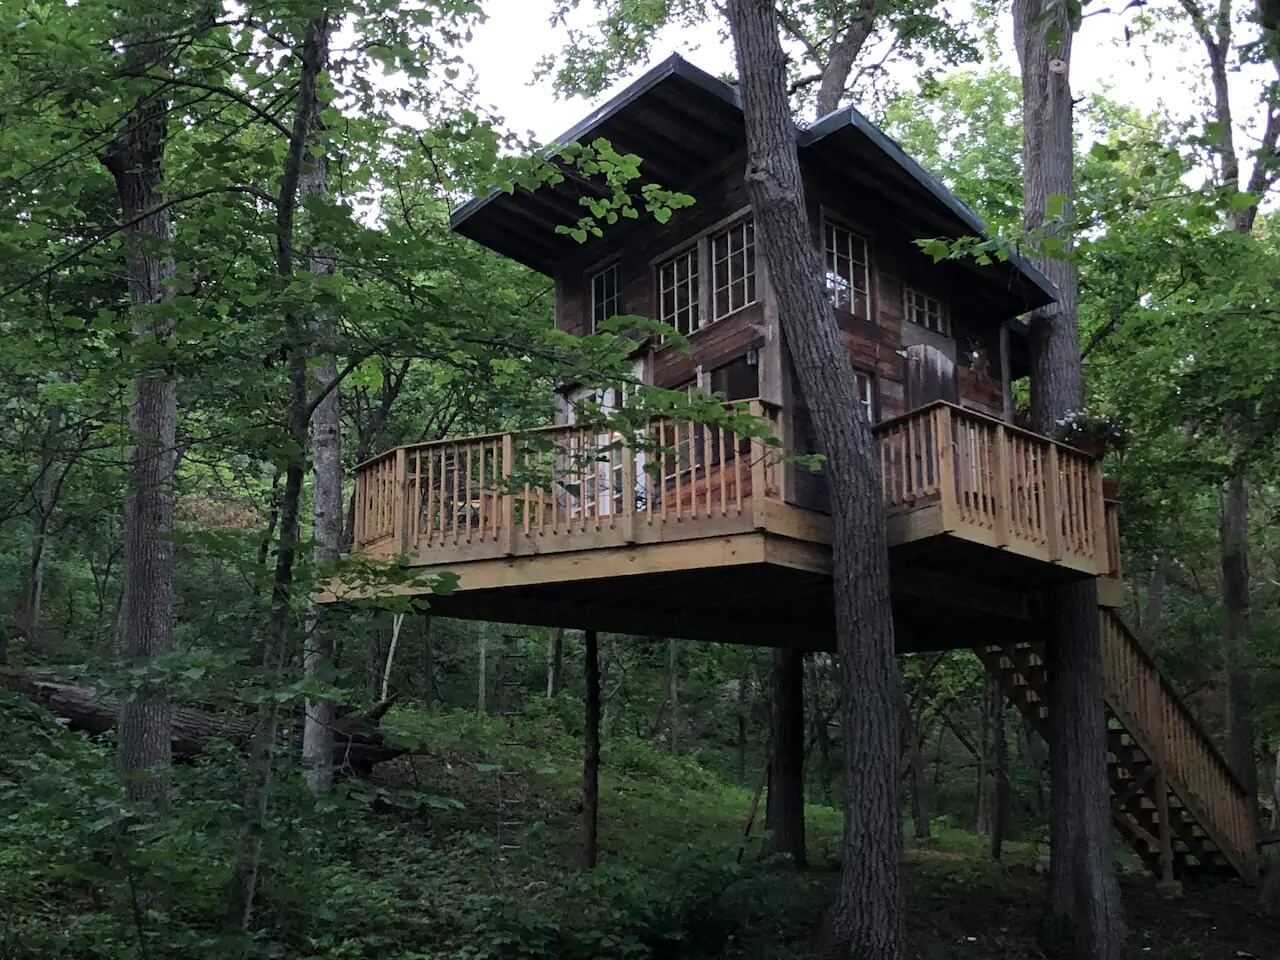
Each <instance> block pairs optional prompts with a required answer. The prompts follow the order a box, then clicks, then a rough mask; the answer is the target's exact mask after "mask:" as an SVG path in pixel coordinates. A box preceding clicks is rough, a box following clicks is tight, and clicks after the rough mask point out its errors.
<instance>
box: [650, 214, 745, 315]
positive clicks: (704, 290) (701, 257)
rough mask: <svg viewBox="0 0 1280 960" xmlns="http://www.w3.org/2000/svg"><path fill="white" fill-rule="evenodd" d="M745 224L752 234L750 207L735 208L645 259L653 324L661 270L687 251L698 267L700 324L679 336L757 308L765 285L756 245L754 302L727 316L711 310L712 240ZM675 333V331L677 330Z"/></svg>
mask: <svg viewBox="0 0 1280 960" xmlns="http://www.w3.org/2000/svg"><path fill="white" fill-rule="evenodd" d="M745 220H752V221H753V233H754V216H753V214H752V211H751V206H750V205H749V204H748V205H746V206H742V207H738V208H737V209H735V210H734V211H733V212H732V213H729V214H728V215H726V216H724V217H721V218H720V219H719V220H717V221H716V222H715V223H712V224H710V225H708V226H707V227H705V228H703V229H702V230H699V231H697V232H696V233H694V234H692V235H691V236H688V237H685V238H684V239H682V240H681V241H680V242H679V243H676V244H673V245H672V246H669V247H667V248H666V249H665V250H663V251H661V252H660V253H658V254H657V255H656V256H654V257H651V258H650V259H649V274H650V285H651V289H652V296H653V301H652V302H653V315H654V318H655V319H657V320H662V274H661V271H662V268H663V267H664V266H666V265H667V264H668V263H670V262H671V261H672V260H674V259H675V258H676V257H678V256H680V255H681V254H685V253H688V252H689V251H696V253H697V257H696V263H697V265H698V314H699V319H700V322H699V324H698V325H697V326H696V327H694V328H693V329H692V330H690V331H689V332H687V333H685V332H683V331H682V332H681V333H682V335H683V336H686V337H691V336H695V335H696V334H697V333H698V332H699V331H700V330H705V329H707V328H708V327H711V326H714V325H715V324H717V323H719V322H720V321H721V320H726V319H728V318H729V317H731V316H733V315H734V314H736V313H739V312H741V311H743V310H747V309H749V308H751V307H754V306H758V305H759V304H761V303H763V302H764V291H765V285H766V284H767V283H768V271H767V269H766V267H765V263H764V258H763V257H761V256H760V252H759V243H758V242H756V243H754V244H753V248H754V250H755V271H754V276H755V299H753V300H750V301H748V302H746V303H744V304H742V306H740V307H735V308H734V309H732V310H730V311H729V312H727V313H725V314H723V315H721V316H719V317H714V316H713V311H714V309H715V291H714V290H713V289H712V284H713V283H714V264H713V262H712V238H713V237H716V236H718V235H719V234H722V233H725V232H726V231H728V230H730V229H732V228H733V227H735V226H737V225H738V224H740V223H741V222H743V221H745ZM677 329H678V328H677Z"/></svg>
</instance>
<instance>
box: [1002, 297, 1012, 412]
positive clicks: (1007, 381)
mask: <svg viewBox="0 0 1280 960" xmlns="http://www.w3.org/2000/svg"><path fill="white" fill-rule="evenodd" d="M1000 399H1001V405H1002V407H1003V410H1002V412H1003V414H1004V422H1005V423H1013V360H1012V351H1011V350H1010V347H1009V321H1008V320H1006V321H1005V322H1004V323H1002V324H1000Z"/></svg>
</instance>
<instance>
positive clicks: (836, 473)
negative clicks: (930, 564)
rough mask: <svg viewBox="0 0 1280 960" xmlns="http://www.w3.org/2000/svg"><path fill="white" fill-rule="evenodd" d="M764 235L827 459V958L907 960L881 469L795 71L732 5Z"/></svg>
mask: <svg viewBox="0 0 1280 960" xmlns="http://www.w3.org/2000/svg"><path fill="white" fill-rule="evenodd" d="M728 17H729V23H730V28H731V30H732V33H733V39H734V46H735V52H736V54H737V62H738V76H739V80H740V84H741V92H742V100H743V114H744V119H745V122H746V133H747V169H746V185H747V192H748V195H749V197H750V199H751V207H752V211H753V213H754V216H755V224H756V236H757V242H758V243H759V245H760V249H761V250H762V251H763V253H764V257H765V264H766V266H767V269H768V276H769V278H770V283H771V285H772V288H773V293H774V296H775V299H776V301H777V304H778V313H779V315H780V316H781V318H782V325H783V333H784V335H785V336H786V339H787V343H788V346H789V348H790V353H791V356H792V360H793V362H794V366H795V370H796V374H797V377H798V379H799V385H800V387H801V389H802V391H803V395H804V396H805V397H806V398H807V400H808V406H809V411H810V415H811V417H812V419H813V424H814V427H815V429H816V432H817V436H818V440H819V441H820V443H821V445H822V449H823V453H824V454H825V455H826V457H827V460H826V463H825V467H824V468H825V469H826V470H827V475H828V478H829V484H830V489H831V497H832V503H833V504H834V505H835V509H833V510H832V517H831V521H832V566H833V570H832V590H833V601H834V608H835V624H836V649H837V651H838V652H839V654H840V669H841V681H842V689H843V696H842V699H841V723H842V727H843V731H844V740H845V764H844V767H845V778H844V779H845V784H844V840H843V849H842V858H841V872H840V886H839V891H838V893H837V895H836V898H835V901H834V903H833V906H832V910H831V913H830V915H829V916H828V918H827V921H826V924H825V928H824V933H823V941H824V943H823V948H822V949H823V953H824V954H825V955H826V956H831V957H835V956H854V957H861V956H869V957H876V958H878V960H896V958H898V957H900V956H901V955H902V949H903V901H902V884H901V859H902V858H901V848H902V829H901V817H902V813H901V809H900V805H899V790H900V784H899V778H898V757H899V750H898V736H899V732H898V695H899V694H898V687H899V676H898V664H897V659H896V656H895V652H894V639H893V619H892V614H891V610H890V606H889V562H888V548H887V543H886V538H885V528H884V512H883V510H882V508H881V502H880V480H879V475H878V466H877V464H878V459H877V456H876V448H875V445H874V441H873V439H872V436H871V429H870V425H869V424H868V423H867V422H866V421H865V420H864V419H863V418H862V417H859V416H856V415H854V414H853V413H852V411H856V410H857V409H858V401H857V389H856V384H855V381H854V372H853V366H852V364H851V363H850V361H849V358H848V354H847V352H846V351H845V349H844V345H843V341H842V340H841V337H840V331H839V329H838V327H837V325H836V320H835V316H834V313H833V311H832V309H831V304H830V302H829V301H828V299H827V296H826V293H825V291H824V288H823V283H822V277H821V273H820V270H819V265H818V258H817V256H816V255H815V253H814V250H813V247H812V243H811V241H810V236H809V222H808V216H807V214H806V210H805V201H804V185H803V182H802V180H801V176H800V163H799V158H798V155H797V152H796V140H795V126H794V124H793V123H792V120H791V114H790V106H789V103H788V98H787V89H786V58H785V55H784V53H783V50H782V46H781V44H780V42H779V40H778V25H777V12H776V9H775V7H774V4H773V3H772V2H771V0H730V2H729V4H728Z"/></svg>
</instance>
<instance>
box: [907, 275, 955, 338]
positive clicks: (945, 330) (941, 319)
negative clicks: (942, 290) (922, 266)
mask: <svg viewBox="0 0 1280 960" xmlns="http://www.w3.org/2000/svg"><path fill="white" fill-rule="evenodd" d="M913 296H916V297H920V298H922V299H924V300H926V301H929V300H932V301H933V302H934V303H936V304H937V305H938V326H937V327H936V328H935V327H931V326H929V324H928V323H921V322H920V321H919V320H915V319H913V318H912V315H911V314H912V310H913V304H912V300H911V298H912V297H913ZM927 318H928V317H927V307H926V319H927ZM902 320H903V322H904V323H909V324H911V325H912V326H914V327H918V328H919V329H921V330H924V331H927V332H928V333H931V334H933V335H935V336H939V337H950V336H951V311H950V310H949V309H948V308H947V302H946V301H945V300H943V299H942V297H936V296H934V295H933V294H932V293H929V292H928V291H926V290H922V289H921V288H920V287H916V286H912V285H911V284H909V283H906V282H904V283H903V284H902Z"/></svg>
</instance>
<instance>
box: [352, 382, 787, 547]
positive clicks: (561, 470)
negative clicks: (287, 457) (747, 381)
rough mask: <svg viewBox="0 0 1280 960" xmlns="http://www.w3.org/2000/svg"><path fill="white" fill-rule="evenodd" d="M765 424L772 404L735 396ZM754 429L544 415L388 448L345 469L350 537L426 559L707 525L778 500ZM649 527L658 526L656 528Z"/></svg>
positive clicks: (772, 452) (773, 414) (774, 461)
mask: <svg viewBox="0 0 1280 960" xmlns="http://www.w3.org/2000/svg"><path fill="white" fill-rule="evenodd" d="M743 405H744V406H745V408H746V411H747V412H748V413H751V414H753V415H754V416H756V417H758V418H761V419H763V420H764V421H766V423H767V424H770V425H771V429H772V430H773V431H774V433H775V434H776V428H777V409H776V408H775V407H773V406H772V405H770V404H767V403H764V402H763V401H759V400H752V401H744V402H743ZM779 460H780V457H779V454H778V452H777V450H776V448H775V447H773V446H771V445H769V444H767V443H766V442H765V440H764V439H763V438H759V437H753V436H750V435H749V433H748V432H743V431H735V430H733V429H732V426H731V425H719V424H718V425H711V424H705V423H694V422H691V421H685V420H674V419H669V418H658V419H655V420H654V421H652V422H651V423H650V424H649V425H648V426H647V427H645V428H644V429H642V430H640V431H638V432H637V433H636V435H635V436H633V437H630V438H627V437H624V436H623V435H622V434H621V433H618V432H615V431H612V430H608V429H604V430H601V429H597V428H594V427H586V426H555V427H544V428H539V429H534V430H528V431H524V432H521V433H517V434H512V433H505V434H491V435H487V436H480V437H469V438H463V439H459V440H446V441H439V442H435V443H425V444H414V445H411V446H405V447H397V448H396V449H394V450H391V451H388V452H387V453H384V454H382V455H381V456H379V457H376V458H374V459H372V460H369V461H366V462H365V463H362V464H361V465H360V466H359V467H358V468H357V472H356V517H355V531H356V537H355V539H356V547H357V549H360V550H363V551H367V552H370V553H373V554H380V555H395V554H399V553H411V554H417V555H418V556H419V557H421V558H422V559H423V560H425V562H429V563H447V562H453V561H455V560H460V559H482V558H485V557H492V556H502V555H511V554H518V553H538V552H548V551H553V550H558V549H575V550H580V549H590V548H591V547H592V546H608V545H612V544H620V543H627V542H635V541H642V542H643V541H645V540H647V539H672V538H673V537H677V534H675V533H673V531H672V530H671V529H669V528H681V529H683V530H686V531H688V535H689V536H693V535H695V531H701V532H702V533H703V535H710V533H711V532H714V528H716V527H717V526H719V527H725V528H728V527H735V526H744V523H743V522H738V521H742V518H744V517H745V518H746V523H745V526H749V521H750V520H751V516H750V514H751V503H752V498H753V497H755V498H757V499H771V500H781V482H780V466H779ZM660 528H668V529H667V530H666V532H665V533H661V534H659V533H658V532H657V531H658V530H659V529H660Z"/></svg>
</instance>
